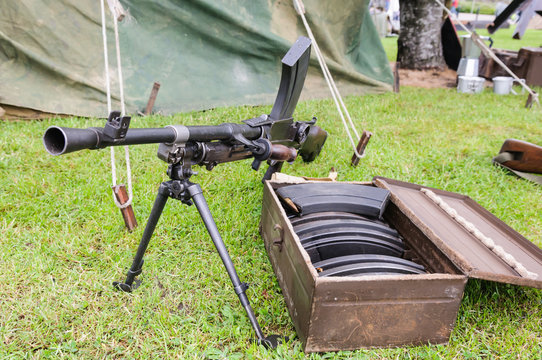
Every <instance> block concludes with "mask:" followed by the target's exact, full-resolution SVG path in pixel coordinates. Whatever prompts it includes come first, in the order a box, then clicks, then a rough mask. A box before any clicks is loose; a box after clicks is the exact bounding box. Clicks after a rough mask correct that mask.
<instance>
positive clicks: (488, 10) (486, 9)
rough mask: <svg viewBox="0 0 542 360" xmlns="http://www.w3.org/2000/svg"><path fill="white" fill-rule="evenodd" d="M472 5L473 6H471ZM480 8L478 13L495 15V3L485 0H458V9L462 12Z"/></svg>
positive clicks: (473, 11)
mask: <svg viewBox="0 0 542 360" xmlns="http://www.w3.org/2000/svg"><path fill="white" fill-rule="evenodd" d="M473 5H474V6H473ZM478 9H480V12H479V13H480V14H486V15H495V4H494V3H493V2H486V1H480V0H478V1H465V0H461V1H460V2H459V11H460V12H464V13H471V12H472V13H475V14H476V12H477V11H478Z"/></svg>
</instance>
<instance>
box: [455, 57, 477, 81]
mask: <svg viewBox="0 0 542 360" xmlns="http://www.w3.org/2000/svg"><path fill="white" fill-rule="evenodd" d="M478 64H479V61H478V59H471V58H461V60H459V66H458V67H457V75H458V76H468V77H476V76H478Z"/></svg>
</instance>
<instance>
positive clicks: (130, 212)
mask: <svg viewBox="0 0 542 360" xmlns="http://www.w3.org/2000/svg"><path fill="white" fill-rule="evenodd" d="M112 188H113V192H114V193H115V197H116V198H117V200H118V202H119V203H120V204H121V205H124V204H126V202H127V201H128V193H127V192H126V186H124V184H120V185H115V186H113V187H112ZM120 212H121V214H122V218H123V219H124V224H126V228H127V229H128V230H129V231H132V230H134V229H135V228H136V227H137V220H136V218H135V215H134V209H132V205H128V206H127V207H123V208H121V209H120Z"/></svg>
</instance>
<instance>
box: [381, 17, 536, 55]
mask: <svg viewBox="0 0 542 360" xmlns="http://www.w3.org/2000/svg"><path fill="white" fill-rule="evenodd" d="M458 30H460V28H459V27H458ZM476 32H477V33H478V34H479V35H481V36H491V38H492V39H493V48H495V49H506V50H513V51H518V50H519V49H521V48H522V47H539V46H542V30H533V29H529V30H527V31H526V32H525V35H524V36H523V37H522V38H521V40H515V39H513V38H512V35H513V34H514V26H511V27H510V28H509V29H499V30H498V31H496V32H495V33H493V34H492V35H489V33H488V32H487V30H485V29H477V30H476ZM458 34H459V35H466V34H467V33H466V32H465V31H458ZM381 40H382V45H383V46H384V50H385V51H386V54H387V55H388V60H389V61H396V60H397V37H387V38H381Z"/></svg>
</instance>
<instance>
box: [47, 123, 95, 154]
mask: <svg viewBox="0 0 542 360" xmlns="http://www.w3.org/2000/svg"><path fill="white" fill-rule="evenodd" d="M98 143H99V135H98V132H97V131H96V130H94V129H92V128H88V129H74V128H63V127H59V126H51V127H50V128H48V129H47V130H46V131H45V134H44V135H43V145H44V146H45V149H46V150H47V152H48V153H49V154H51V155H62V154H66V153H69V152H73V151H78V150H83V149H96V148H97V147H98Z"/></svg>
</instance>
